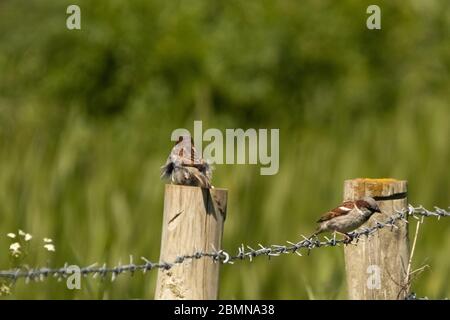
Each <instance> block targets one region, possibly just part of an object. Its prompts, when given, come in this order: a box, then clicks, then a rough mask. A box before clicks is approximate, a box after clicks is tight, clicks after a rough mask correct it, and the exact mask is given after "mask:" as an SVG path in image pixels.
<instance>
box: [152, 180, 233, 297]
mask: <svg viewBox="0 0 450 320" xmlns="http://www.w3.org/2000/svg"><path fill="white" fill-rule="evenodd" d="M227 194H228V192H227V190H225V189H217V188H214V189H202V188H199V187H188V186H179V185H170V184H167V185H166V189H165V195H164V217H163V227H162V228H163V230H162V237H161V253H160V261H161V262H173V261H174V260H175V259H176V257H177V256H179V255H184V254H193V253H195V252H197V251H202V252H211V251H212V250H213V246H214V248H216V249H217V250H220V248H221V242H222V231H223V223H224V220H225V216H226V210H227ZM219 266H220V263H214V261H212V259H210V258H202V259H195V260H190V259H187V260H185V261H184V262H183V263H182V264H176V265H174V266H173V267H172V268H171V269H169V270H162V269H160V270H159V271H158V279H157V283H156V292H155V299H164V300H178V299H183V300H187V299H194V300H196V299H199V300H200V299H201V300H203V299H217V296H218V287H219Z"/></svg>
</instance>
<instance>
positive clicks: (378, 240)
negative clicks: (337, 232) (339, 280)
mask: <svg viewBox="0 0 450 320" xmlns="http://www.w3.org/2000/svg"><path fill="white" fill-rule="evenodd" d="M406 191H407V182H406V181H400V180H395V179H354V180H346V181H345V183H344V200H355V199H360V198H362V197H364V196H372V197H374V196H391V195H393V194H395V193H403V192H406ZM378 204H379V207H380V209H381V211H382V213H381V214H380V213H375V214H374V215H373V216H372V217H371V218H370V220H369V221H368V222H367V224H366V225H367V226H368V227H370V226H373V225H374V224H375V223H376V220H377V221H380V222H383V221H386V219H388V218H389V216H391V215H393V214H395V210H402V209H406V208H407V206H408V202H407V199H406V197H405V198H403V199H399V200H384V201H379V202H378ZM396 225H397V226H398V229H394V230H393V231H391V230H389V229H390V228H384V229H381V230H379V231H378V232H377V233H375V234H374V235H372V236H370V237H369V238H366V237H364V236H363V237H361V238H360V240H359V242H358V244H357V245H356V246H355V245H347V246H346V247H345V249H344V253H345V270H346V274H347V287H348V297H349V299H352V300H378V299H381V300H393V299H404V298H405V296H406V295H407V294H408V292H405V291H406V290H405V289H404V286H405V282H406V278H407V276H406V269H407V266H408V259H409V242H408V226H407V224H406V223H405V222H403V221H399V222H397V223H396ZM402 288H403V289H402Z"/></svg>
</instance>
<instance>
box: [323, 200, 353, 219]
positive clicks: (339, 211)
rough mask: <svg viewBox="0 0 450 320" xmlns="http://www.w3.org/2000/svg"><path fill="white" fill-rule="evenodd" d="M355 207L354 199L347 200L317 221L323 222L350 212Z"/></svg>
mask: <svg viewBox="0 0 450 320" xmlns="http://www.w3.org/2000/svg"><path fill="white" fill-rule="evenodd" d="M354 207H355V203H354V202H353V201H345V202H343V203H342V204H341V205H340V206H338V207H336V208H334V209H333V210H330V211H328V212H327V213H325V214H324V215H323V216H322V217H320V219H319V220H317V222H323V221H327V220H330V219H332V218H335V217H339V216H342V215H346V214H348V213H349V212H350V211H352V209H353V208H354Z"/></svg>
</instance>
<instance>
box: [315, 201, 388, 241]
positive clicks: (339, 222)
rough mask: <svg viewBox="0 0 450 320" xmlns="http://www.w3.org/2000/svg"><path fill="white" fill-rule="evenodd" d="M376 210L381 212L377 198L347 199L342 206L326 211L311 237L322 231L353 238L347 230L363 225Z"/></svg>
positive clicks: (348, 238)
mask: <svg viewBox="0 0 450 320" xmlns="http://www.w3.org/2000/svg"><path fill="white" fill-rule="evenodd" d="M375 212H381V211H380V208H379V207H378V204H377V202H376V201H375V199H373V198H371V197H364V198H363V199H361V200H355V201H345V202H343V203H342V204H341V205H340V206H338V207H336V208H334V209H333V210H331V211H329V212H327V213H325V214H324V215H323V216H322V217H321V218H320V219H319V220H318V221H317V222H318V223H319V227H318V228H317V230H316V232H314V233H313V234H312V235H311V237H310V238H312V237H314V236H316V235H318V234H320V233H322V232H336V233H339V234H342V235H344V236H345V238H346V239H347V240H351V239H350V237H349V236H348V235H347V232H350V231H352V230H355V229H357V228H359V227H360V226H362V225H363V224H364V223H365V222H366V221H367V220H369V218H370V217H371V216H372V214H374V213H375Z"/></svg>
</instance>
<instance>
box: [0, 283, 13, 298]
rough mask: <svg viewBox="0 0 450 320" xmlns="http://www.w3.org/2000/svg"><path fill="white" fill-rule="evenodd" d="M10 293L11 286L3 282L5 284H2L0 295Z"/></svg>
mask: <svg viewBox="0 0 450 320" xmlns="http://www.w3.org/2000/svg"><path fill="white" fill-rule="evenodd" d="M9 294H11V288H10V287H8V286H7V285H6V284H4V283H3V284H2V285H1V286H0V296H7V295H9Z"/></svg>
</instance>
